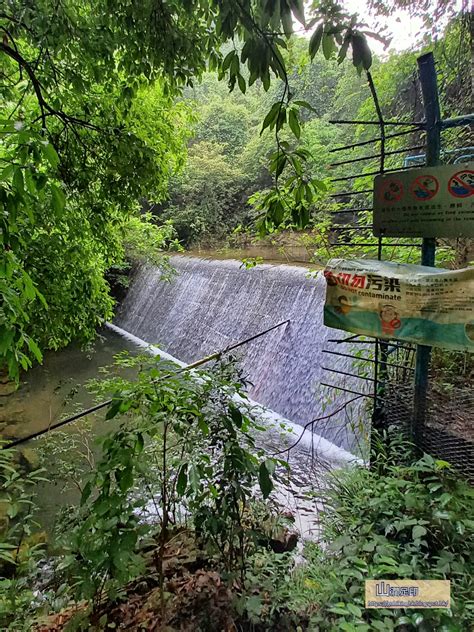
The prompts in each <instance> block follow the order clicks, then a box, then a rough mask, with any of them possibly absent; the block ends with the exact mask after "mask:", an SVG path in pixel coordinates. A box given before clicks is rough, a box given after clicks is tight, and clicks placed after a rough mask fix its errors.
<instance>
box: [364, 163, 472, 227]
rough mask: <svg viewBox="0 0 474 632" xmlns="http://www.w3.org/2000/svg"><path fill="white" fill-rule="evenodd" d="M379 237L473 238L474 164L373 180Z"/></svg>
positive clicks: (375, 222) (414, 170)
mask: <svg viewBox="0 0 474 632" xmlns="http://www.w3.org/2000/svg"><path fill="white" fill-rule="evenodd" d="M374 235H376V236H377V237H379V236H385V237H474V163H472V162H470V163H467V164H462V165H461V164H459V165H443V166H440V167H424V168H415V169H409V170H406V171H402V172H400V173H397V174H396V175H395V176H394V175H393V174H390V175H388V174H387V175H380V176H376V178H375V179H374Z"/></svg>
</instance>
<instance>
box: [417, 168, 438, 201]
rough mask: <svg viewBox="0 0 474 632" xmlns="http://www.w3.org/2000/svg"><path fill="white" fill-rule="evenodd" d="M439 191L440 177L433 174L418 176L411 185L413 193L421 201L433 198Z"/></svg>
mask: <svg viewBox="0 0 474 632" xmlns="http://www.w3.org/2000/svg"><path fill="white" fill-rule="evenodd" d="M438 191H439V182H438V178H435V177H434V176H431V175H426V176H418V178H415V179H414V180H413V182H412V185H411V193H412V195H413V197H414V198H415V199H416V200H418V201H419V202H423V201H425V200H432V199H433V198H434V196H435V195H436V194H437V193H438Z"/></svg>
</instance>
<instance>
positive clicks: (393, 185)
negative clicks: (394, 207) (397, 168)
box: [380, 178, 403, 204]
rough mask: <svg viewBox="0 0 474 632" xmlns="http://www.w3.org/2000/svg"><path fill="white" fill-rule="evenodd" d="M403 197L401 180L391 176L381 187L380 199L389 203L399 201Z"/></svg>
mask: <svg viewBox="0 0 474 632" xmlns="http://www.w3.org/2000/svg"><path fill="white" fill-rule="evenodd" d="M402 197H403V185H402V183H401V182H400V180H396V179H395V178H389V179H387V180H386V181H385V182H384V183H383V186H381V187H380V200H381V201H382V202H385V203H387V204H391V203H392V202H398V200H401V199H402Z"/></svg>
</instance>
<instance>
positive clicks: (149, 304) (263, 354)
mask: <svg viewBox="0 0 474 632" xmlns="http://www.w3.org/2000/svg"><path fill="white" fill-rule="evenodd" d="M171 264H172V266H173V267H174V268H175V269H176V271H177V275H176V276H175V277H174V278H173V279H172V280H171V281H169V282H168V281H163V280H161V278H160V272H159V270H158V269H156V268H153V267H147V266H141V267H139V268H138V269H137V270H136V271H135V274H134V275H133V279H132V283H131V286H130V289H129V291H128V294H127V296H126V298H125V300H124V302H123V303H122V305H121V307H120V309H119V312H118V314H117V317H116V319H115V324H116V325H118V326H119V327H121V328H123V329H125V330H126V331H128V332H130V333H132V334H133V335H135V336H137V337H138V338H141V339H142V340H144V341H146V342H147V343H150V344H156V345H157V346H159V347H160V348H161V349H163V350H164V351H166V352H167V353H169V354H171V355H172V356H174V357H176V358H178V359H179V360H182V361H184V362H186V363H189V362H193V361H195V360H197V359H199V358H201V357H203V356H206V355H208V354H210V353H212V352H214V351H217V350H219V349H223V348H225V347H227V346H229V345H230V344H232V343H234V342H236V341H238V340H241V339H244V338H249V337H251V336H253V335H254V334H256V333H258V332H260V331H262V330H265V329H267V328H269V327H271V326H272V325H274V324H276V323H278V322H281V321H282V320H286V319H289V320H290V323H289V324H287V325H284V326H282V327H279V328H278V329H275V330H274V331H272V332H270V333H269V334H267V335H265V336H263V337H262V338H259V339H258V340H255V341H253V342H251V343H250V344H248V345H245V347H244V348H243V349H242V350H240V351H239V356H240V357H241V361H242V366H243V369H244V374H245V375H246V376H248V379H249V382H250V386H249V396H250V397H251V398H252V399H253V400H255V401H257V402H259V403H260V404H262V405H264V406H266V407H268V408H270V409H271V410H273V411H275V412H277V413H279V414H280V415H282V416H283V417H285V418H287V419H290V420H291V421H293V422H295V423H297V424H299V425H305V424H306V423H307V422H309V421H310V420H312V419H314V418H316V417H319V416H321V415H322V414H324V410H325V406H324V404H323V400H324V399H325V397H327V396H325V395H324V394H323V391H322V389H321V387H320V382H321V380H322V377H323V370H322V366H323V365H326V366H327V365H328V364H330V363H331V360H330V357H328V356H327V355H325V354H323V349H324V347H325V343H326V342H327V339H328V338H338V337H343V333H342V332H338V331H336V330H334V329H328V328H327V327H325V326H324V325H323V315H322V310H323V305H324V296H325V281H324V278H322V275H321V274H319V275H318V276H317V278H309V277H308V270H306V269H305V268H297V267H292V266H286V265H260V266H257V267H255V268H252V269H245V268H242V267H241V264H240V262H238V261H234V260H225V261H222V260H204V259H199V258H194V257H184V256H174V257H172V258H171ZM340 360H343V358H339V361H340ZM335 362H337V360H333V363H335ZM338 366H339V367H340V368H343V367H342V366H341V363H340V362H338ZM343 370H347V369H344V368H343ZM325 377H326V378H327V374H326V376H325ZM336 377H337V376H336ZM333 383H334V379H333ZM342 401H344V399H342ZM343 421H344V420H343V419H342V418H339V419H337V418H335V419H333V420H331V423H329V424H328V423H327V422H324V423H323V422H321V423H319V424H315V426H314V432H316V433H318V434H319V435H321V436H323V437H325V438H326V439H328V440H330V441H333V442H334V443H335V444H336V445H338V446H340V447H342V448H345V449H349V450H351V451H353V450H354V449H355V444H356V442H357V437H356V436H355V434H354V432H353V430H350V429H348V428H347V427H344V428H343V427H342V425H343ZM346 421H347V419H346Z"/></svg>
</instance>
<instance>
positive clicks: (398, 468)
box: [299, 444, 474, 632]
mask: <svg viewBox="0 0 474 632" xmlns="http://www.w3.org/2000/svg"><path fill="white" fill-rule="evenodd" d="M399 447H400V451H398V450H397V453H399V454H400V455H402V454H404V455H405V458H406V455H407V453H408V454H411V450H410V448H409V446H407V445H405V444H401V445H400V446H399ZM398 463H400V461H399V460H398ZM473 496H474V492H473V489H472V488H471V487H470V486H469V485H468V483H467V482H465V481H463V480H461V479H459V478H458V477H457V476H456V475H455V473H454V472H453V471H452V470H451V467H450V466H449V464H448V463H446V462H444V461H437V460H435V459H433V458H432V457H431V456H429V455H427V454H425V455H424V456H423V457H422V458H420V459H419V460H417V461H416V462H414V463H413V464H407V463H406V462H405V463H403V464H397V462H394V461H393V460H391V459H388V458H387V457H386V456H384V457H382V458H381V459H380V462H379V463H378V464H377V468H376V469H375V470H374V471H371V470H368V469H365V468H362V467H358V468H355V469H353V470H350V471H345V472H342V473H339V474H337V475H335V476H334V478H333V480H332V483H331V486H330V489H329V492H328V493H327V498H326V501H327V503H328V504H327V507H326V510H325V512H324V515H323V542H322V548H320V547H318V546H315V545H311V546H310V547H308V549H307V550H308V554H309V561H308V564H307V565H306V566H305V568H304V569H303V570H302V571H300V572H301V576H300V578H299V582H300V585H301V582H303V584H304V585H305V586H306V587H308V586H309V587H310V588H311V587H312V589H311V590H310V595H308V597H309V598H310V600H311V601H313V603H316V604H317V611H316V612H315V613H314V614H313V615H312V616H311V623H310V629H312V630H336V629H337V630H346V631H347V632H349V631H352V630H354V631H356V630H357V631H358V632H363V631H364V630H366V631H367V632H369V630H370V631H372V630H381V631H383V632H389V631H390V630H405V631H407V630H426V632H428V631H429V632H431V631H433V630H443V631H446V632H447V631H453V632H454V631H458V630H459V631H461V630H468V629H471V627H470V626H471V625H472V624H473V622H474V601H473V599H472V595H473V587H474V586H473V579H472V578H473V570H474V569H473V559H474V557H473V553H474V550H473V527H474V521H473V520H472V519H471V518H470V517H469V516H470V515H471V513H472V499H473ZM378 578H384V579H401V578H403V579H449V580H451V609H450V610H443V609H433V610H428V609H426V610H405V611H403V610H397V609H393V610H392V609H390V610H383V609H380V610H365V609H364V581H365V580H366V579H378ZM311 593H312V594H311Z"/></svg>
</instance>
